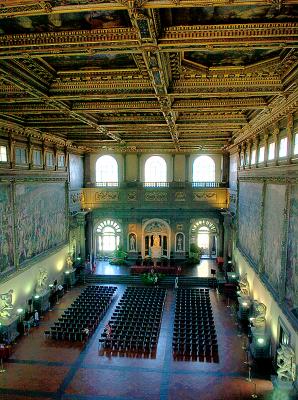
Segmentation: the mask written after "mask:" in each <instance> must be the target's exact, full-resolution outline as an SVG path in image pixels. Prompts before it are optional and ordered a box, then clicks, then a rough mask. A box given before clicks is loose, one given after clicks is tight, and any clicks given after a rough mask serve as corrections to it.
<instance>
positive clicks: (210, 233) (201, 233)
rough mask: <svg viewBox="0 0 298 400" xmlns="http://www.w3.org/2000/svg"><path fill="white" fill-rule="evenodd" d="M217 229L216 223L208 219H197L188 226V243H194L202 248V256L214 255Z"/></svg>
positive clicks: (217, 235)
mask: <svg viewBox="0 0 298 400" xmlns="http://www.w3.org/2000/svg"><path fill="white" fill-rule="evenodd" d="M218 238H219V230H218V226H217V224H216V223H214V222H213V221H212V220H209V219H204V218H202V219H199V220H197V221H195V222H193V223H192V225H191V228H190V243H195V244H197V245H198V246H199V247H201V248H202V250H203V257H206V258H208V257H216V255H217V247H218Z"/></svg>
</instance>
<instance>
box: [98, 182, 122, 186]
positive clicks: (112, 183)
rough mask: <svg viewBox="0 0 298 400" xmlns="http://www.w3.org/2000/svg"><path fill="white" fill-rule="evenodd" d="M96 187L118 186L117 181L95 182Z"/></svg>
mask: <svg viewBox="0 0 298 400" xmlns="http://www.w3.org/2000/svg"><path fill="white" fill-rule="evenodd" d="M95 186H96V187H118V186H119V182H96V183H95Z"/></svg>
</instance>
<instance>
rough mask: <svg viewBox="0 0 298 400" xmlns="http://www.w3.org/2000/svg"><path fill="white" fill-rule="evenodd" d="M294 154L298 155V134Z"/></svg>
mask: <svg viewBox="0 0 298 400" xmlns="http://www.w3.org/2000/svg"><path fill="white" fill-rule="evenodd" d="M294 154H298V133H296V135H295V144H294Z"/></svg>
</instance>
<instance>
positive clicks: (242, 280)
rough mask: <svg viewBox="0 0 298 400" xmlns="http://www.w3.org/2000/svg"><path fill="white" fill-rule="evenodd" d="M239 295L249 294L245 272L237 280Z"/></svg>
mask: <svg viewBox="0 0 298 400" xmlns="http://www.w3.org/2000/svg"><path fill="white" fill-rule="evenodd" d="M239 286H240V296H249V282H248V280H247V274H244V275H242V276H241V278H240V280H239Z"/></svg>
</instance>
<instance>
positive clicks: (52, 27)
mask: <svg viewBox="0 0 298 400" xmlns="http://www.w3.org/2000/svg"><path fill="white" fill-rule="evenodd" d="M129 26H131V23H130V20H129V16H128V13H127V11H118V10H117V11H93V12H77V13H65V14H48V15H37V16H21V17H17V18H10V19H2V20H1V25H0V34H15V33H44V32H60V31H70V30H91V29H110V28H124V27H129Z"/></svg>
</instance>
